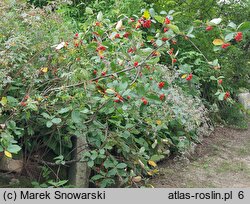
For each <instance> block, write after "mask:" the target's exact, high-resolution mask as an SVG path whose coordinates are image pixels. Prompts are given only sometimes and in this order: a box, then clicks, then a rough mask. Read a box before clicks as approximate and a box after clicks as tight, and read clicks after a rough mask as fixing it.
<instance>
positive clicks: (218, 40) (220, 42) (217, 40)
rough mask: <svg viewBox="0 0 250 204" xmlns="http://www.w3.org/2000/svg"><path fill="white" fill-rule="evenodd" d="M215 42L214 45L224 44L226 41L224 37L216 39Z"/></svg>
mask: <svg viewBox="0 0 250 204" xmlns="http://www.w3.org/2000/svg"><path fill="white" fill-rule="evenodd" d="M213 44H214V45H223V44H224V41H223V40H222V39H214V41H213Z"/></svg>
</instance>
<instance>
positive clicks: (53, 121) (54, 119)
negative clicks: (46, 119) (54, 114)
mask: <svg viewBox="0 0 250 204" xmlns="http://www.w3.org/2000/svg"><path fill="white" fill-rule="evenodd" d="M51 122H52V123H54V124H57V125H58V124H59V123H61V122H62V119H61V118H53V119H52V120H51Z"/></svg>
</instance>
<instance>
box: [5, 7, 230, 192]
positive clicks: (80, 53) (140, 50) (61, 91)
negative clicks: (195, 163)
mask: <svg viewBox="0 0 250 204" xmlns="http://www.w3.org/2000/svg"><path fill="white" fill-rule="evenodd" d="M2 8H4V10H5V12H1V13H3V15H2V16H1V17H2V18H5V19H6V21H2V22H1V24H2V25H1V28H2V29H3V31H1V33H3V35H2V36H1V42H2V44H1V46H2V47H1V50H2V52H1V73H2V75H1V77H2V78H1V79H2V81H3V83H2V84H1V124H2V129H1V148H2V149H1V151H5V154H6V156H11V153H16V152H17V151H18V150H19V149H20V147H22V148H23V151H24V152H25V153H30V155H31V156H30V157H29V158H30V159H35V160H38V161H42V162H43V163H45V164H48V165H49V163H46V162H47V161H44V160H43V157H42V156H41V157H39V158H34V157H32V154H34V152H35V151H38V150H40V149H41V148H44V147H46V148H47V149H49V150H53V152H54V153H55V154H56V155H57V157H56V158H55V160H56V161H55V164H58V165H59V166H60V165H65V164H66V162H68V161H70V160H71V159H72V158H71V156H70V152H71V150H72V142H71V138H72V136H77V137H83V138H86V140H87V142H88V148H89V151H85V152H82V153H81V154H82V159H83V160H84V161H86V162H87V163H88V165H89V167H91V169H92V171H93V174H94V176H93V177H92V178H91V180H92V182H94V183H95V185H96V186H98V187H99V186H100V187H108V186H112V185H115V184H117V183H119V186H127V185H136V183H137V182H138V181H139V180H141V178H142V177H143V178H146V177H147V176H152V175H154V174H156V173H157V172H158V169H157V164H156V162H158V161H159V160H161V159H163V158H164V157H166V156H168V155H169V154H170V153H171V152H180V153H182V152H184V151H185V150H186V148H188V147H189V146H190V145H191V144H192V143H193V142H197V141H199V138H198V133H201V132H202V131H203V132H205V131H208V124H207V120H208V119H207V117H206V109H205V107H204V106H203V104H202V101H201V100H200V94H201V93H200V91H199V86H200V85H201V83H200V81H202V80H205V81H206V80H208V79H209V81H213V82H214V84H216V87H217V90H218V91H217V93H214V94H216V98H218V99H219V100H221V101H223V100H224V101H229V102H230V101H231V102H232V99H231V98H230V97H229V95H228V92H226V90H224V88H223V86H222V85H221V84H220V85H218V84H217V80H218V79H220V78H217V77H218V76H206V77H205V78H199V76H198V71H197V70H195V69H194V68H196V66H198V65H200V64H199V63H201V64H202V65H204V64H205V63H207V64H208V65H206V66H210V68H211V67H215V66H218V62H217V61H216V60H215V61H214V62H213V63H208V62H207V61H206V60H205V61H204V59H202V62H199V61H198V62H197V63H198V64H196V62H194V64H192V63H193V60H194V59H192V58H190V56H191V57H193V54H194V56H195V58H196V57H197V56H199V57H203V58H204V55H203V54H202V53H200V52H199V53H197V52H193V53H192V52H188V54H189V57H188V58H185V55H183V56H182V58H181V57H180V58H178V56H179V55H178V52H179V51H178V49H177V48H178V46H179V45H178V44H179V42H181V39H183V38H184V39H185V40H186V41H185V42H190V43H191V44H192V41H190V39H189V38H193V37H194V36H193V34H192V32H193V28H192V27H191V28H190V29H188V30H187V31H180V30H179V28H178V27H177V26H176V25H175V24H174V21H173V20H172V18H173V15H172V14H173V11H170V12H169V13H166V12H165V13H163V14H162V15H158V14H156V13H155V12H154V11H153V10H152V9H151V10H149V11H148V10H144V11H143V15H142V17H141V18H138V17H136V16H135V17H132V18H128V17H120V19H119V21H118V22H112V21H110V20H109V19H106V18H104V15H103V13H102V12H99V13H98V15H97V18H96V19H94V18H93V11H92V10H91V8H89V9H88V10H89V11H88V13H89V15H90V18H87V20H86V21H85V22H84V23H83V24H81V30H80V31H79V32H77V33H74V34H72V33H70V32H69V31H68V30H69V28H70V26H69V25H67V24H65V23H63V22H62V21H61V19H60V18H58V16H57V15H55V14H53V13H52V14H51V13H46V12H45V11H44V10H41V9H31V10H25V8H22V7H20V5H10V4H3V7H2ZM166 15H167V17H166ZM170 19H171V20H170ZM213 21H215V20H213ZM4 22H8V23H4ZM212 23H213V22H211V24H212ZM13 24H16V26H15V30H13V29H12V27H11V28H10V27H9V25H13ZM61 24H63V26H62V27H61ZM214 24H215V25H214ZM217 24H219V23H213V24H212V25H214V26H217ZM59 39H60V41H59ZM180 51H181V50H180ZM179 60H180V61H179ZM159 62H161V64H160V63H159ZM163 64H164V65H163ZM204 66H205V65H204ZM196 71H197V73H196ZM16 143H17V144H18V145H16ZM13 146H14V150H15V151H12V150H13ZM59 170H60V167H59ZM64 182H65V181H63V183H64ZM60 185H61V184H60Z"/></svg>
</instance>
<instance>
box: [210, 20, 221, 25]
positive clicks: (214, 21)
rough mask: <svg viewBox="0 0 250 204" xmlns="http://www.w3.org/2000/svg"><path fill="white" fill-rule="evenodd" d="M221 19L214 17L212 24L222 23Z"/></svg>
mask: <svg viewBox="0 0 250 204" xmlns="http://www.w3.org/2000/svg"><path fill="white" fill-rule="evenodd" d="M221 21H222V19H221V18H214V19H213V20H211V21H210V24H212V25H219V24H220V23H221Z"/></svg>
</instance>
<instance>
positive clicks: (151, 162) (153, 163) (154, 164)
mask: <svg viewBox="0 0 250 204" xmlns="http://www.w3.org/2000/svg"><path fill="white" fill-rule="evenodd" d="M148 164H149V165H150V166H152V167H156V166H157V164H156V163H155V162H154V161H152V160H149V161H148Z"/></svg>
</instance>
